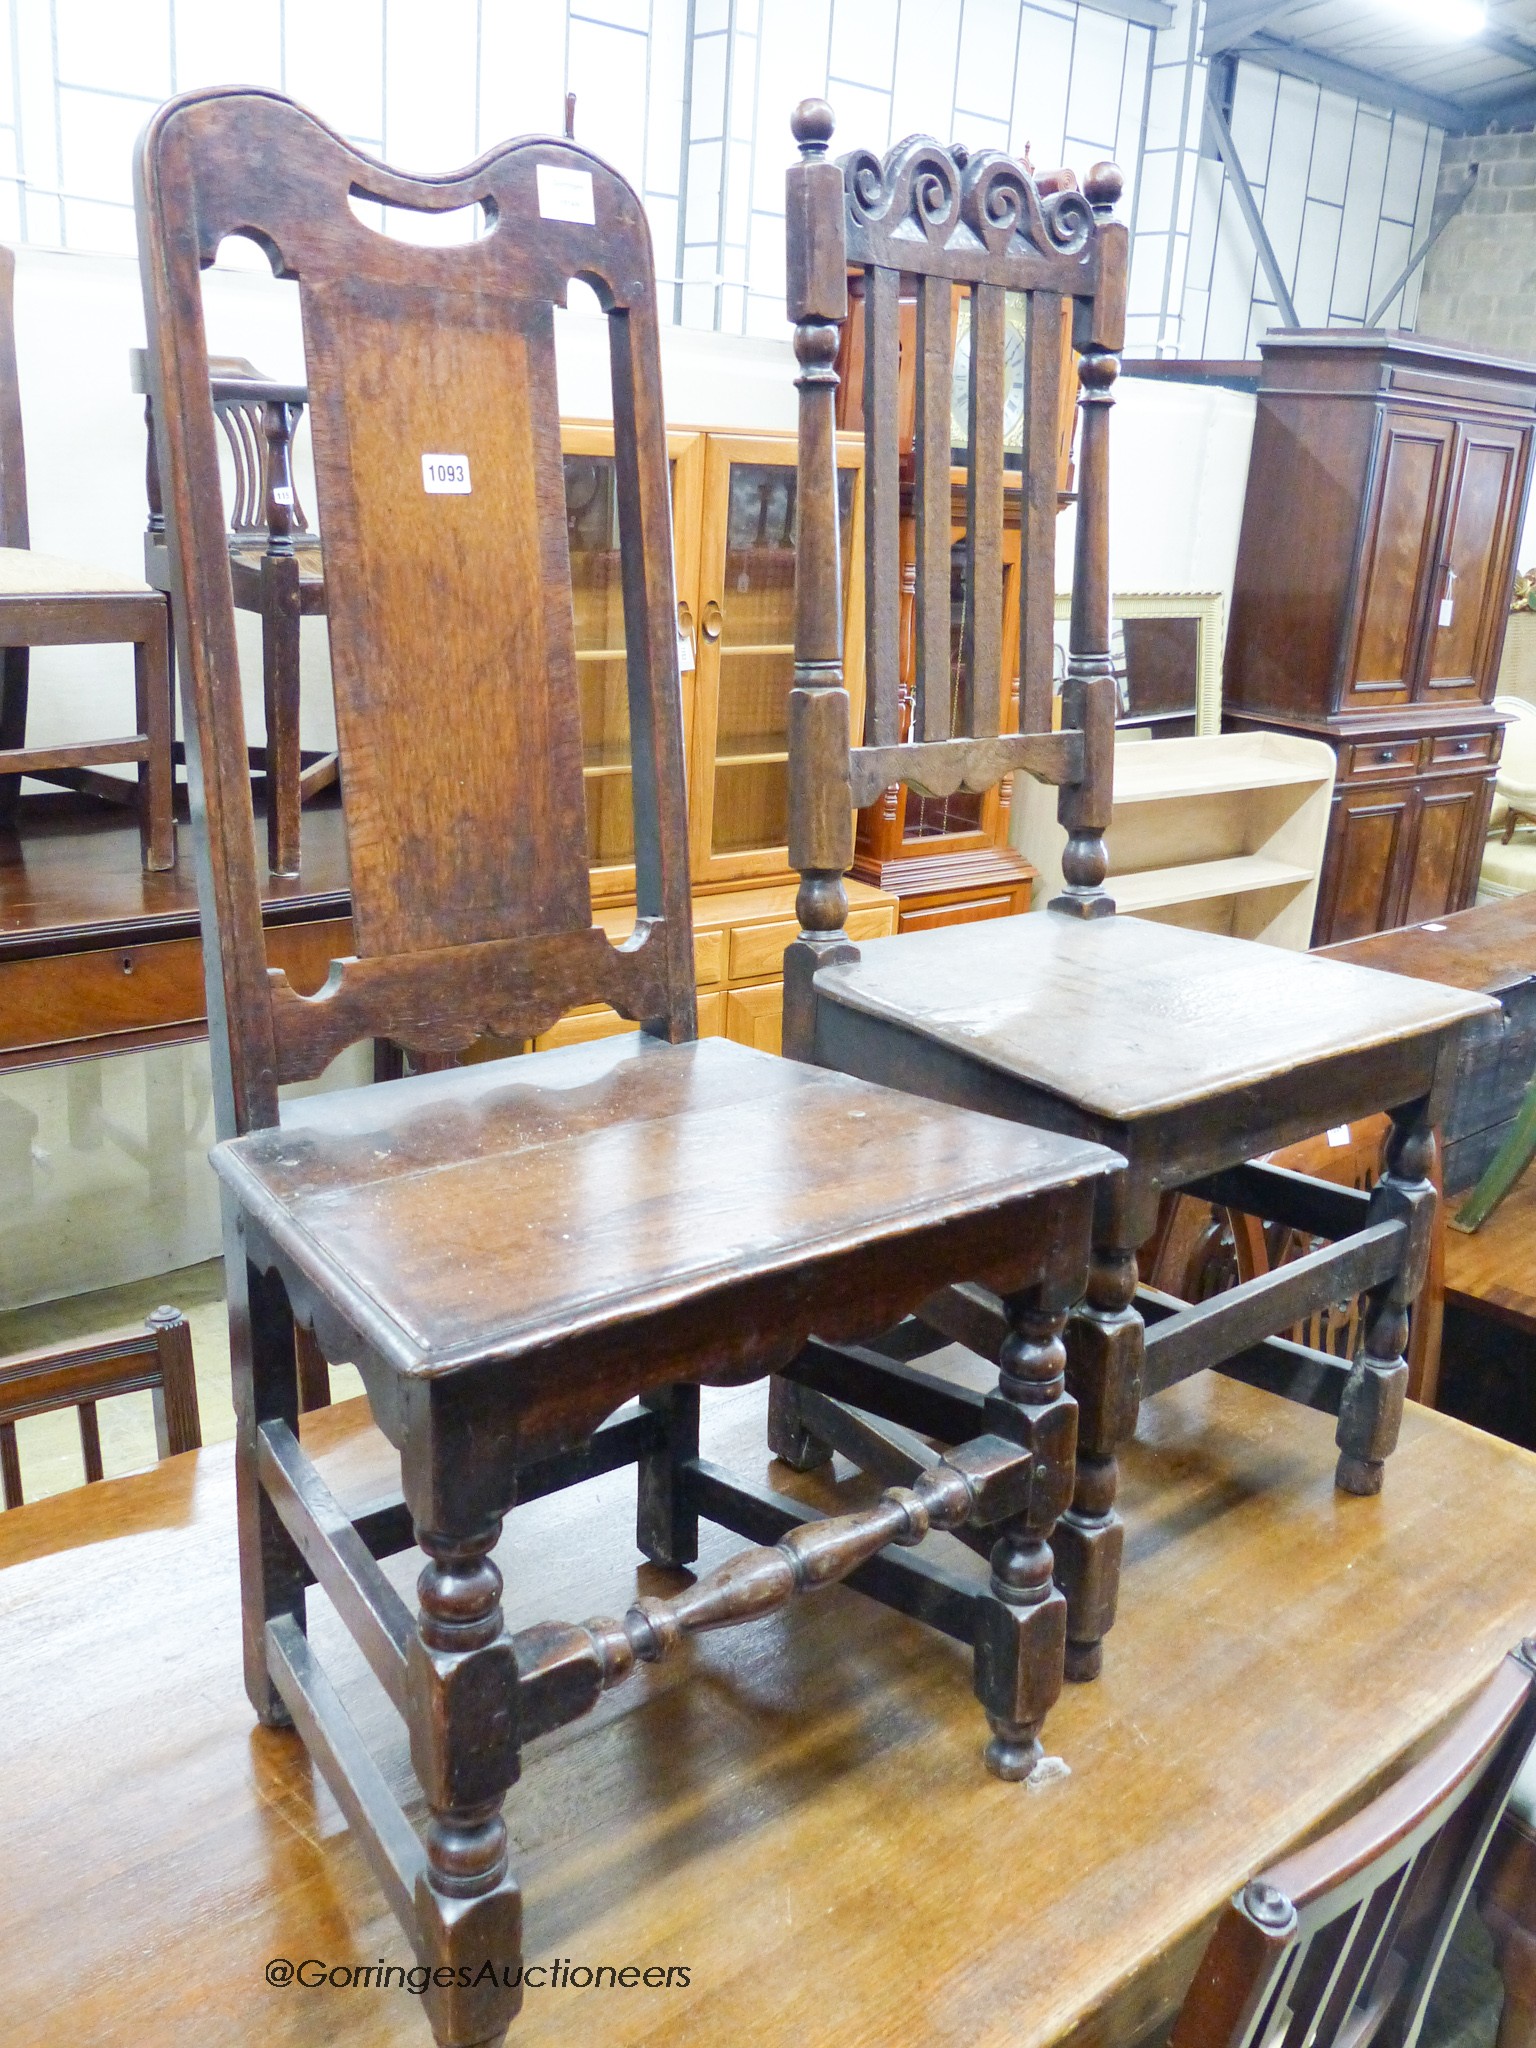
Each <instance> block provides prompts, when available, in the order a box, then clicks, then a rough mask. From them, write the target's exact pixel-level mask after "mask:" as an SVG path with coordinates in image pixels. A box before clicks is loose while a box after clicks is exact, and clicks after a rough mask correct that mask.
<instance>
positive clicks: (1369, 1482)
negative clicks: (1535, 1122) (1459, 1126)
mask: <svg viewBox="0 0 1536 2048" xmlns="http://www.w3.org/2000/svg"><path fill="white" fill-rule="evenodd" d="M1434 1156H1435V1136H1434V1131H1433V1129H1432V1128H1431V1126H1430V1125H1429V1124H1428V1123H1427V1122H1426V1121H1425V1118H1424V1105H1423V1104H1422V1103H1419V1104H1414V1105H1411V1106H1410V1107H1409V1108H1407V1109H1402V1110H1394V1111H1393V1113H1392V1130H1391V1133H1390V1135H1389V1136H1388V1139H1387V1147H1386V1164H1385V1170H1384V1171H1383V1173H1382V1176H1381V1179H1380V1180H1379V1181H1378V1182H1377V1183H1376V1186H1375V1187H1374V1188H1373V1189H1372V1191H1371V1205H1370V1208H1369V1210H1368V1211H1367V1221H1368V1222H1370V1223H1386V1222H1394V1221H1401V1222H1404V1223H1406V1224H1407V1226H1408V1238H1407V1244H1406V1246H1405V1248H1404V1252H1403V1260H1402V1264H1401V1265H1400V1266H1399V1268H1398V1270H1397V1272H1396V1273H1395V1274H1394V1275H1393V1277H1392V1278H1391V1279H1390V1280H1385V1281H1383V1282H1382V1284H1381V1285H1380V1286H1379V1287H1373V1288H1372V1289H1371V1292H1370V1293H1369V1295H1368V1296H1367V1297H1366V1308H1365V1317H1364V1331H1363V1339H1362V1343H1361V1347H1360V1350H1359V1353H1358V1354H1357V1356H1356V1358H1355V1363H1354V1370H1353V1371H1352V1372H1351V1374H1350V1377H1349V1384H1348V1385H1347V1386H1346V1388H1345V1390H1344V1399H1343V1402H1342V1404H1341V1406H1340V1409H1339V1427H1338V1434H1337V1437H1336V1441H1337V1443H1338V1446H1339V1463H1338V1470H1337V1474H1336V1483H1337V1484H1338V1486H1339V1488H1340V1489H1341V1491H1343V1492H1345V1493H1356V1494H1372V1493H1379V1492H1380V1491H1381V1481H1382V1470H1383V1466H1384V1463H1385V1461H1386V1459H1387V1458H1389V1457H1390V1456H1391V1454H1392V1451H1393V1449H1394V1448H1395V1446H1396V1444H1397V1432H1398V1428H1399V1426H1400V1424H1401V1422H1402V1419H1403V1401H1404V1399H1405V1398H1406V1396H1407V1392H1408V1360H1407V1356H1406V1354H1407V1350H1408V1312H1409V1310H1410V1309H1411V1308H1412V1306H1413V1304H1414V1302H1415V1301H1416V1300H1417V1298H1418V1294H1419V1290H1420V1288H1421V1287H1422V1286H1423V1285H1424V1279H1425V1275H1426V1273H1427V1272H1428V1269H1429V1250H1430V1237H1431V1233H1432V1230H1433V1227H1434V1220H1435V1204H1436V1201H1437V1200H1438V1197H1437V1196H1436V1194H1435V1188H1434V1182H1433V1181H1432V1180H1431V1179H1430V1177H1429V1176H1430V1168H1431V1167H1432V1165H1433V1164H1434Z"/></svg>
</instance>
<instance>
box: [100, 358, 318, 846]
mask: <svg viewBox="0 0 1536 2048" xmlns="http://www.w3.org/2000/svg"><path fill="white" fill-rule="evenodd" d="M129 374H130V379H131V381H132V384H133V388H134V390H135V391H137V392H140V393H142V394H143V397H144V426H145V431H146V437H147V442H148V446H147V452H146V455H145V462H144V491H145V496H146V498H147V499H148V501H149V524H148V526H147V527H146V529H145V533H144V574H145V575H146V577H147V578H148V579H149V581H150V583H151V584H153V586H154V587H155V589H156V590H164V591H169V590H170V588H171V570H170V558H169V556H168V554H167V552H166V545H165V506H164V504H163V502H162V499H161V491H160V470H159V464H158V461H157V459H156V455H155V420H154V401H153V399H152V398H151V397H150V395H149V387H148V382H147V376H146V366H145V351H144V350H143V349H132V350H130V351H129ZM208 375H209V382H210V384H211V386H212V390H213V416H214V418H215V419H216V420H217V421H218V423H219V426H220V428H221V429H222V431H223V435H224V445H225V448H226V450H227V452H228V455H229V458H230V467H231V483H232V486H233V488H232V494H231V495H232V502H231V504H230V507H229V529H228V536H227V545H228V548H229V577H230V583H231V585H232V587H233V590H234V595H235V604H236V607H237V608H238V609H239V610H241V611H247V612H254V613H255V614H256V615H257V617H258V618H259V619H260V620H261V681H262V697H263V701H264V703H265V707H266V727H267V729H266V739H265V742H264V744H263V746H262V747H261V748H260V749H259V758H260V761H261V765H262V769H263V773H264V777H265V782H266V806H267V866H268V867H269V868H270V869H271V871H272V873H273V874H274V875H297V874H298V873H299V872H300V860H301V852H300V812H301V807H302V806H303V805H304V804H306V803H307V802H308V801H309V799H310V798H311V797H313V796H318V795H319V793H320V792H321V790H323V789H328V788H329V787H330V785H331V784H332V783H333V782H334V781H335V780H336V756H335V755H334V754H314V755H312V756H311V757H310V759H309V760H308V761H305V759H304V757H303V754H302V752H301V749H300V745H299V698H300V669H299V656H300V644H301V643H300V621H301V620H303V619H308V618H320V617H323V616H324V613H325V564H324V562H323V560H322V558H321V551H320V536H319V535H318V534H317V533H314V532H312V531H311V529H310V524H309V520H308V518H307V516H306V515H305V511H304V507H303V504H302V503H301V502H300V499H299V494H298V490H297V488H296V487H295V484H294V481H293V441H294V435H295V433H296V432H297V431H298V425H299V421H300V418H301V417H302V415H303V411H304V408H305V406H306V405H307V404H308V403H309V393H308V391H307V390H306V389H305V388H304V386H303V385H302V384H281V383H277V382H275V381H274V380H273V379H272V378H270V377H264V376H263V375H262V373H261V371H260V370H258V369H257V367H256V365H255V364H254V363H252V362H248V361H247V360H246V358H245V357H244V356H211V357H210V358H209V362H208Z"/></svg>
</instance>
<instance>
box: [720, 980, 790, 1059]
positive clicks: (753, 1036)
mask: <svg viewBox="0 0 1536 2048" xmlns="http://www.w3.org/2000/svg"><path fill="white" fill-rule="evenodd" d="M725 1035H726V1037H727V1038H734V1039H735V1040H736V1042H737V1044H738V1045H750V1046H753V1047H755V1049H756V1050H757V1051H758V1052H772V1053H779V1052H782V1051H783V1050H784V984H783V982H782V981H775V982H769V983H768V984H766V985H765V986H763V987H759V988H733V989H732V990H731V991H730V992H729V994H728V995H727V996H726V998H725Z"/></svg>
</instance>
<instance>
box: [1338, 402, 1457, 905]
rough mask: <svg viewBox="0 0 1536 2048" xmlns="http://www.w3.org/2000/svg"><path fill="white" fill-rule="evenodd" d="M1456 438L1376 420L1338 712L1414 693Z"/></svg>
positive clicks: (1406, 421) (1421, 425)
mask: <svg viewBox="0 0 1536 2048" xmlns="http://www.w3.org/2000/svg"><path fill="white" fill-rule="evenodd" d="M1455 438H1456V429H1455V427H1453V426H1452V424H1451V422H1450V421H1449V420H1435V419H1423V418H1420V417H1419V416H1418V415H1417V414H1414V413H1408V412H1387V413H1385V414H1384V415H1383V417H1382V422H1381V432H1380V439H1379V441H1378V443H1377V449H1376V461H1375V482H1374V487H1373V489H1372V493H1371V499H1370V508H1369V512H1368V514H1367V517H1366V525H1365V534H1364V538H1363V542H1362V550H1361V564H1360V581H1359V595H1358V598H1357V601H1356V616H1357V619H1358V625H1357V627H1356V631H1355V641H1354V647H1353V650H1352V653H1351V657H1350V661H1349V667H1348V669H1347V671H1346V674H1345V676H1344V679H1343V689H1342V692H1341V696H1340V708H1341V709H1343V710H1349V711H1365V710H1372V709H1379V708H1381V707H1382V706H1384V705H1387V704H1406V703H1407V702H1408V700H1409V699H1410V697H1411V696H1412V695H1413V682H1414V671H1415V667H1416V656H1417V653H1418V648H1419V645H1420V639H1421V635H1422V631H1423V625H1424V614H1425V609H1426V607H1427V605H1428V603H1429V601H1430V596H1431V594H1432V588H1433V585H1434V581H1435V577H1434V567H1435V559H1436V557H1435V548H1436V544H1437V541H1438V539H1439V535H1440V531H1441V509H1442V506H1443V504H1444V501H1445V496H1446V491H1447V487H1448V480H1449V478H1450V476H1451V471H1452V464H1453V460H1454V456H1455ZM1366 929H1367V930H1372V931H1374V930H1377V929H1379V927H1377V926H1374V925H1372V926H1367V927H1366Z"/></svg>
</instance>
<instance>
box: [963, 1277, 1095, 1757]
mask: <svg viewBox="0 0 1536 2048" xmlns="http://www.w3.org/2000/svg"><path fill="white" fill-rule="evenodd" d="M1003 1308H1004V1312H1005V1314H1006V1315H1007V1318H1008V1335H1007V1336H1006V1337H1005V1338H1004V1339H1003V1346H1002V1355H1001V1358H1000V1360H999V1365H998V1377H997V1391H996V1393H994V1394H989V1395H988V1397H987V1406H986V1415H987V1425H988V1427H989V1428H990V1429H992V1430H994V1431H995V1432H996V1433H997V1434H998V1435H999V1436H1001V1437H1004V1438H1005V1439H1006V1440H1007V1441H1008V1442H1010V1443H1015V1444H1019V1445H1021V1446H1022V1447H1023V1448H1024V1449H1026V1450H1028V1451H1029V1452H1030V1454H1031V1456H1032V1457H1033V1460H1034V1471H1033V1474H1032V1477H1031V1481H1030V1488H1029V1503H1028V1506H1027V1507H1026V1508H1025V1509H1024V1511H1023V1512H1022V1513H1021V1514H1017V1515H1014V1516H1011V1517H1010V1518H1009V1520H1008V1521H1006V1522H1004V1523H1003V1524H1002V1525H1001V1527H1000V1530H999V1534H998V1538H997V1541H996V1542H995V1543H994V1544H993V1546H992V1559H991V1563H992V1581H991V1587H990V1597H989V1598H988V1599H987V1600H986V1601H984V1602H983V1603H982V1605H981V1607H980V1609H979V1611H978V1616H977V1624H976V1667H975V1687H976V1697H977V1698H978V1699H979V1700H980V1701H981V1703H982V1705H983V1706H984V1707H985V1708H986V1710H987V1719H988V1721H989V1722H990V1723H991V1726H992V1740H991V1741H990V1742H989V1743H988V1744H987V1750H986V1763H987V1768H988V1770H989V1771H991V1772H992V1773H993V1775H994V1776H995V1777H999V1778H1007V1779H1013V1780H1017V1779H1021V1778H1027V1777H1028V1776H1029V1774H1030V1772H1031V1771H1032V1770H1033V1769H1034V1768H1035V1765H1036V1764H1037V1763H1038V1762H1039V1761H1040V1757H1041V1748H1040V1728H1041V1725H1042V1723H1043V1722H1044V1720H1045V1717H1046V1715H1047V1714H1048V1713H1049V1712H1050V1710H1051V1708H1052V1707H1053V1706H1054V1705H1055V1704H1056V1701H1057V1699H1058V1698H1059V1697H1060V1695H1061V1682H1062V1667H1063V1658H1064V1653H1065V1649H1066V1638H1067V1603H1066V1601H1065V1599H1064V1598H1063V1597H1062V1595H1061V1593H1060V1592H1059V1591H1058V1590H1057V1588H1056V1586H1055V1584H1054V1582H1053V1577H1052V1572H1053V1565H1054V1560H1053V1558H1052V1555H1051V1540H1050V1539H1051V1535H1052V1532H1053V1531H1054V1529H1055V1527H1056V1523H1057V1519H1058V1517H1059V1516H1060V1515H1061V1513H1062V1510H1063V1509H1064V1508H1065V1507H1066V1505H1067V1502H1068V1500H1069V1499H1070V1497H1071V1493H1072V1464H1073V1452H1074V1449H1075V1447H1076V1442H1077V1406H1076V1403H1075V1402H1074V1401H1073V1399H1072V1397H1071V1395H1070V1394H1068V1392H1067V1391H1066V1364H1067V1353H1066V1346H1065V1345H1064V1344H1063V1343H1062V1338H1061V1333H1062V1329H1063V1327H1064V1325H1065V1323H1066V1320H1067V1318H1066V1312H1065V1310H1061V1311H1057V1310H1055V1309H1053V1308H1051V1307H1049V1306H1048V1305H1047V1304H1046V1303H1045V1301H1044V1299H1043V1297H1042V1290H1040V1289H1038V1288H1036V1289H1031V1290H1029V1291H1028V1292H1027V1293H1025V1294H1022V1295H1013V1296H1010V1297H1008V1298H1007V1299H1005V1301H1004V1303H1003Z"/></svg>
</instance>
